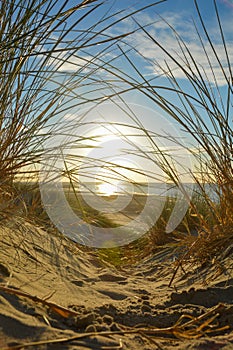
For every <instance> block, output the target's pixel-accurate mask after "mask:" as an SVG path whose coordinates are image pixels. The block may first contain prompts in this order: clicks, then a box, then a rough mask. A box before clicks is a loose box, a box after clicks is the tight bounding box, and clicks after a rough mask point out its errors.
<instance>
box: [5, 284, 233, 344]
mask: <svg viewBox="0 0 233 350" xmlns="http://www.w3.org/2000/svg"><path fill="white" fill-rule="evenodd" d="M0 290H2V291H3V292H6V293H10V294H15V295H17V296H22V297H26V298H29V299H30V300H32V301H34V302H39V303H42V304H43V305H46V306H47V307H49V308H51V309H52V310H53V311H55V312H57V313H58V314H59V315H60V316H62V317H65V318H67V317H69V316H80V314H79V313H77V312H75V311H73V310H69V309H67V308H64V307H62V306H60V305H57V304H55V303H52V302H48V301H47V300H45V299H41V298H39V297H37V296H32V295H30V294H28V293H25V292H22V291H20V290H16V289H13V288H8V287H4V286H0ZM225 308H226V306H225V305H224V304H219V305H217V306H215V307H214V308H212V309H211V310H209V311H207V312H205V313H204V314H202V315H200V316H198V317H193V316H191V315H185V314H184V315H182V316H181V317H180V318H179V320H178V321H177V322H176V323H175V324H174V325H173V326H171V327H166V328H154V327H147V328H144V327H143V328H135V327H132V328H128V329H125V330H119V331H102V332H87V333H77V334H74V335H73V336H69V337H67V336H66V337H62V338H57V339H50V340H41V341H37V342H28V343H22V344H17V345H13V346H8V347H7V348H5V349H4V350H19V349H23V348H26V347H29V346H35V347H36V346H39V345H45V344H55V343H67V342H71V341H74V340H79V339H84V338H88V337H93V336H97V335H98V336H105V337H107V336H111V335H112V336H114V335H126V334H139V335H141V336H142V337H144V338H146V339H147V340H151V341H153V343H154V339H153V338H152V337H161V336H162V337H163V336H165V337H169V338H167V339H171V340H172V339H174V338H176V339H196V338H200V337H201V336H203V335H206V334H208V335H209V334H211V333H216V332H222V331H225V330H227V329H229V328H230V326H229V325H226V326H223V327H219V325H218V323H216V322H215V323H214V321H215V320H216V318H217V317H218V316H219V315H220V314H219V311H223V310H224V309H225ZM184 319H186V320H187V319H188V321H185V322H184ZM155 345H157V347H158V348H159V345H158V344H155ZM121 348H122V343H121V341H120V342H119V345H117V346H116V347H111V349H121ZM102 349H105V350H106V349H108V346H102Z"/></svg>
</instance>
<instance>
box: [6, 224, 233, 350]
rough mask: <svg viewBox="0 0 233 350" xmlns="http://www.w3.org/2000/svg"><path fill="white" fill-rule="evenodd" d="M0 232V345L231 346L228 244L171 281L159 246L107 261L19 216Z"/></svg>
mask: <svg viewBox="0 0 233 350" xmlns="http://www.w3.org/2000/svg"><path fill="white" fill-rule="evenodd" d="M0 241H1V245H0V349H20V348H21V349H41V350H42V349H43V350H44V349H56V350H57V349H69V350H71V349H81V350H82V349H83V350H84V349H85V350H87V349H105V350H106V349H130V350H134V349H135V350H138V349H145V350H151V349H173V348H174V349H200V350H201V349H203V350H204V349H213V350H214V349H233V261H232V251H231V250H229V251H228V254H225V256H224V259H223V261H222V263H221V265H216V263H215V264H213V265H212V266H208V267H205V268H204V267H203V268H200V267H195V266H190V267H184V269H185V271H186V273H185V272H184V271H182V269H180V270H179V272H178V273H177V275H176V276H175V279H174V281H173V284H172V286H171V287H169V282H170V281H171V278H172V276H173V274H174V271H175V268H176V262H175V261H174V260H175V259H172V258H166V252H164V253H163V252H162V251H161V252H159V253H158V254H157V255H155V256H153V257H152V256H151V257H148V258H146V259H145V260H143V261H140V262H138V263H137V264H135V265H130V266H124V267H121V268H119V267H118V268H114V267H110V266H107V265H106V264H104V263H103V262H102V261H101V260H100V259H99V258H98V254H97V253H94V252H93V253H85V252H83V251H81V250H80V249H78V248H77V247H76V246H75V244H74V243H72V242H69V241H68V240H65V239H64V238H61V237H60V236H54V235H52V234H51V233H49V232H45V231H44V230H43V229H42V228H40V227H36V226H35V225H33V224H30V223H26V222H25V221H24V220H22V219H14V220H12V221H11V222H7V223H4V222H2V224H1V227H0ZM219 303H220V304H221V305H220V306H219V307H218V305H219ZM216 308H217V309H216ZM180 317H183V318H182V319H181V320H180V325H182V324H184V323H185V322H186V323H187V322H189V324H187V325H186V326H185V327H183V328H182V327H181V328H179V327H178V328H177V327H175V324H176V322H177V321H178V320H179V319H180ZM208 320H209V323H208ZM167 327H168V328H167ZM169 327H171V328H169ZM211 330H212V333H209V331H211ZM196 336H197V337H198V338H197V339H196V338H195V337H196ZM30 343H31V345H30Z"/></svg>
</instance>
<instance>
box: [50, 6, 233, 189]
mask: <svg viewBox="0 0 233 350" xmlns="http://www.w3.org/2000/svg"><path fill="white" fill-rule="evenodd" d="M152 3H153V1H147V2H146V5H149V4H152ZM216 3H217V6H218V10H219V15H220V17H221V22H222V25H223V28H224V35H225V38H226V41H227V44H228V50H229V51H228V53H229V57H230V59H231V60H232V59H233V34H232V15H233V1H231V0H217V1H216ZM70 4H72V1H71V2H70ZM73 4H75V1H74V2H73ZM198 5H199V6H200V12H201V14H202V17H203V20H204V22H205V24H206V27H207V28H208V33H209V35H210V37H211V40H212V41H213V43H214V45H215V48H216V51H217V53H218V55H219V58H220V61H221V63H222V64H223V66H225V65H226V64H227V60H226V55H225V52H224V48H223V45H222V41H221V36H220V31H219V28H218V24H217V18H216V15H215V11H214V6H213V1H212V0H206V1H198ZM143 6H145V1H131V0H128V1H127V2H126V1H125V0H124V1H123V0H118V1H113V0H109V1H106V3H105V4H104V5H103V6H100V7H99V8H98V9H96V10H95V11H94V12H93V14H91V15H90V16H87V18H86V19H85V20H84V21H82V22H81V23H80V24H79V27H78V29H79V30H83V31H85V30H86V29H87V28H90V27H92V28H93V31H98V30H99V29H100V28H101V26H102V27H104V26H106V27H108V24H110V23H113V22H115V25H112V26H109V27H108V28H107V30H106V31H105V32H104V33H105V34H104V35H101V36H99V38H101V39H103V40H104V39H106V38H107V36H106V35H109V36H117V35H121V34H123V33H127V32H132V31H135V32H134V33H133V34H132V35H129V36H128V37H126V38H124V39H123V40H122V41H121V42H118V45H115V46H114V45H109V44H103V45H102V46H101V45H93V46H91V47H88V48H86V49H85V50H81V51H79V52H77V54H75V55H71V56H70V58H69V59H68V61H67V62H66V63H64V64H63V65H62V66H60V68H59V70H58V72H57V77H56V79H57V81H65V79H66V75H67V79H68V76H69V74H71V73H74V75H75V74H76V78H75V79H76V80H75V79H74V80H75V81H76V83H75V84H74V85H73V86H74V87H73V90H72V91H70V95H69V96H68V97H67V107H69V108H68V110H65V111H63V110H62V109H61V111H62V112H61V113H60V115H59V116H60V118H61V123H62V125H63V127H64V128H67V131H69V133H70V134H72V136H71V137H70V138H69V141H68V142H70V143H72V142H75V140H77V139H78V141H79V144H80V143H81V144H83V146H85V145H87V144H88V146H89V148H86V149H85V150H84V149H81V148H79V149H78V150H77V155H78V156H79V157H82V159H85V162H84V163H83V165H84V166H83V168H85V167H86V169H89V170H88V171H89V172H90V167H91V166H93V164H94V163H95V162H94V163H93V161H91V163H92V164H89V165H88V164H87V163H88V162H89V163H90V159H92V160H93V158H94V159H95V160H96V162H97V163H98V161H99V160H100V159H101V160H102V161H103V164H105V166H104V167H103V166H102V168H101V169H105V170H106V169H108V170H107V174H108V176H109V168H110V169H112V163H113V162H114V161H116V160H117V162H118V163H119V158H121V159H122V162H121V164H120V165H122V166H123V167H124V168H127V167H129V168H130V167H131V168H137V169H138V174H137V175H135V179H136V180H137V181H144V180H145V177H147V176H148V174H149V173H151V172H153V171H154V172H158V173H159V171H158V170H155V169H153V166H152V165H149V163H151V164H153V165H155V164H156V162H157V163H158V158H157V156H156V152H155V151H156V150H157V148H156V147H157V145H159V147H160V150H163V151H164V152H166V153H167V152H168V151H170V152H171V153H172V157H171V158H169V161H171V162H172V161H173V160H174V161H175V163H176V166H177V169H178V172H179V173H180V174H183V181H184V182H188V181H189V180H190V178H189V175H187V172H188V170H190V168H192V167H194V166H195V164H193V159H192V155H191V152H189V150H190V151H192V147H194V146H196V143H195V140H193V139H192V138H190V136H189V135H187V133H185V132H184V130H183V129H182V128H181V127H180V125H178V124H177V123H176V122H175V121H174V120H173V119H172V118H171V116H169V115H167V113H165V112H164V111H163V110H161V109H160V108H159V107H158V104H156V103H155V102H154V101H153V100H152V99H151V98H148V97H146V96H145V94H143V93H142V92H139V91H138V90H133V91H132V89H131V91H129V92H125V93H124V94H121V92H122V91H123V90H127V89H128V88H129V84H126V83H125V82H123V81H122V79H128V80H130V81H131V82H134V83H135V82H136V81H137V82H138V83H142V82H143V79H144V82H145V79H148V80H150V81H151V84H155V85H159V86H161V85H166V86H168V85H167V84H168V82H167V81H166V78H165V74H164V71H167V70H168V66H169V69H171V71H172V74H173V76H174V77H175V78H177V79H178V82H179V84H180V86H182V88H183V89H184V90H185V91H186V92H187V93H189V94H190V95H192V96H194V97H196V92H195V91H194V90H193V88H192V86H191V85H190V83H189V82H188V80H187V78H186V77H185V75H184V73H183V72H182V70H181V69H177V66H176V65H175V64H174V62H172V61H171V60H170V58H169V57H167V56H166V55H165V54H164V52H163V51H162V50H161V49H159V47H158V46H157V45H156V44H155V43H153V39H151V38H155V40H156V41H158V42H159V43H161V44H162V45H163V46H164V48H165V49H166V50H168V51H169V52H170V53H171V54H172V55H173V56H175V57H177V58H178V59H179V60H180V62H183V64H184V66H185V65H187V62H185V57H184V56H183V53H182V49H181V47H180V46H179V44H178V42H177V40H176V37H175V35H174V31H172V30H171V28H170V27H169V26H172V28H173V29H175V31H176V32H177V33H178V34H179V36H180V37H181V38H182V40H183V45H187V48H188V49H189V50H190V52H192V55H193V57H194V59H195V62H197V64H198V67H199V69H200V71H201V72H203V77H204V80H205V81H208V83H209V84H210V89H211V91H212V92H213V94H214V96H215V98H216V99H217V100H218V99H219V95H221V96H222V98H223V100H224V99H225V98H226V92H227V89H226V80H225V78H224V76H223V74H222V71H221V69H220V67H219V64H218V62H217V61H216V58H215V57H214V54H213V51H212V50H211V47H210V45H209V43H208V41H207V39H206V36H205V35H204V34H203V29H202V28H201V26H200V20H199V18H198V16H197V11H196V9H195V5H194V1H193V0H186V1H183V0H167V1H164V2H161V3H158V4H157V5H155V6H151V7H149V8H148V9H145V10H144V11H141V12H138V13H135V14H134V16H133V18H129V17H128V18H126V19H125V20H123V21H120V18H121V17H122V16H124V14H126V13H132V12H134V11H136V10H137V9H139V8H140V7H143ZM113 14H115V15H113ZM77 16H80V14H77V15H75V16H74V17H73V18H71V19H70V21H74V20H75V19H77V18H78V17H77ZM193 21H194V22H195V23H196V26H197V28H198V30H199V33H200V35H201V36H202V38H203V45H204V48H205V50H206V52H207V54H208V57H209V59H210V62H211V64H212V68H213V70H214V75H213V72H212V70H211V67H210V65H209V62H208V60H207V57H206V55H205V51H204V49H203V47H202V46H201V44H200V39H199V38H198V35H197V32H196V31H195V27H194V24H193ZM98 22H99V25H97V23H98ZM140 26H143V27H144V28H146V31H147V33H148V34H149V36H150V37H149V36H148V35H147V34H146V33H145V32H143V30H139V27H140ZM74 35H76V34H74V33H71V34H70V38H71V39H72V38H73V37H72V36H74ZM95 40H96V39H94V40H93V41H95ZM108 46H109V47H108ZM100 47H102V48H103V47H105V50H104V51H103V52H101V54H99V56H98V58H95V59H94V61H93V64H88V62H90V61H91V60H93V57H95V56H96V54H97V52H99V51H101V50H102V49H101V50H100ZM183 48H184V46H183ZM122 52H124V53H125V55H122ZM126 55H127V57H126ZM60 57H61V56H60ZM186 57H187V52H186ZM127 58H128V59H129V60H131V61H132V62H133V63H134V64H135V66H136V67H137V68H136V69H137V70H136V69H135V68H133V67H132V65H130V64H129V62H128V61H127ZM182 60H183V61H182ZM58 61H59V57H58ZM189 61H190V60H189ZM103 62H108V64H105V65H104V68H102V69H98V70H96V67H97V65H101V64H103ZM52 64H56V57H55V58H54V59H53V62H52ZM191 65H192V66H193V63H191ZM113 66H114V67H115V68H114V67H113ZM77 68H78V69H79V72H77ZM75 72H76V73H75ZM88 75H89V77H90V78H91V79H89V80H88V79H84V78H80V77H81V76H88ZM142 76H143V77H144V78H142ZM119 77H120V78H119ZM110 84H112V87H111V88H109V86H110ZM216 84H217V85H218V87H219V90H218V91H217V90H216V89H215V88H214V86H215V85H216ZM55 85H56V84H55ZM51 86H53V85H51ZM116 91H117V92H120V95H119V96H118V98H115V99H111V100H107V101H105V98H106V95H108V94H109V93H115V92H116ZM159 91H162V90H161V89H160V90H159ZM162 93H163V96H165V97H166V98H168V99H169V100H170V101H174V103H176V104H177V106H180V107H181V104H180V101H179V99H178V98H177V95H175V94H174V93H171V92H169V91H162ZM149 95H150V96H152V95H151V94H149ZM80 96H82V98H83V97H84V98H88V99H93V98H97V97H98V98H99V97H101V96H102V97H103V101H102V104H99V105H94V104H92V103H89V104H85V105H82V104H81V105H79V103H80V101H79V97H80ZM218 103H219V105H220V109H221V111H222V112H223V114H224V113H225V112H226V111H225V110H224V103H223V106H221V100H220V99H219V100H218ZM72 105H73V106H74V107H73V108H70V107H71V106H72ZM197 110H198V111H199V112H201V109H200V108H198V107H197ZM188 112H190V115H191V114H192V111H191V110H190V109H188ZM205 118H206V119H205ZM203 120H204V126H203V127H204V129H205V124H206V125H207V127H208V128H211V127H212V126H211V122H210V121H209V120H208V115H207V116H206V117H205V116H204V115H203ZM108 124H109V125H110V126H109V125H108ZM112 124H115V126H114V127H112ZM123 124H124V125H123ZM126 124H127V125H128V126H130V128H129V127H128V128H127V127H126V126H125V125H126ZM139 127H141V131H139ZM142 130H144V131H142ZM148 131H149V132H150V137H149V138H148ZM83 137H85V138H89V141H88V142H87V141H86V140H85V141H84V140H82V141H81V138H83ZM172 137H173V138H174V139H175V141H178V144H177V142H174V141H172ZM90 138H92V140H91V141H90ZM60 140H61V139H60V136H59V138H57V140H56V141H55V140H53V141H52V142H53V143H54V142H55V143H56V142H60ZM112 140H113V141H112ZM114 140H115V141H114ZM63 142H67V139H65V140H63ZM114 142H115V143H114ZM133 145H134V146H133ZM95 147H96V149H97V151H96V153H95V152H94V151H93V148H95ZM84 148H85V147H84ZM152 151H153V152H154V153H153V157H152V156H151V154H152ZM157 151H158V150H157ZM68 153H70V150H69V149H68V150H67V156H68ZM139 153H140V156H137V157H135V154H139ZM132 154H134V156H132ZM145 154H147V155H149V156H147V159H145V157H144V156H142V155H145ZM133 158H134V159H133ZM80 159H81V158H80ZM72 164H73V163H72ZM76 164H77V169H78V168H79V169H80V164H78V162H76ZM185 167H186V169H185ZM145 169H147V172H146V174H144V175H143V176H142V177H141V174H140V176H139V173H143V172H145ZM156 169H157V168H156ZM93 171H94V176H96V172H98V171H100V167H97V168H96V169H95V170H93ZM126 173H127V171H126V170H124V172H123V173H122V172H121V173H120V175H121V176H123V175H125V174H126ZM127 174H128V175H129V173H127ZM158 176H161V173H159V175H158ZM165 178H167V176H166V174H164V179H165Z"/></svg>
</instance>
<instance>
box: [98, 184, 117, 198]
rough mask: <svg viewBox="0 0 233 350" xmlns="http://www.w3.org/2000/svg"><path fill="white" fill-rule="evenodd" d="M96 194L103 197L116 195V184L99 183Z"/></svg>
mask: <svg viewBox="0 0 233 350" xmlns="http://www.w3.org/2000/svg"><path fill="white" fill-rule="evenodd" d="M98 192H99V193H100V194H103V195H105V196H111V195H113V194H115V193H117V184H110V183H101V184H99V185H98Z"/></svg>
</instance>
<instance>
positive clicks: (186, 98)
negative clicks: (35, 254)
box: [0, 0, 233, 265]
mask: <svg viewBox="0 0 233 350" xmlns="http://www.w3.org/2000/svg"><path fill="white" fill-rule="evenodd" d="M157 3H160V1H158V2H155V3H154V5H156V4H157ZM194 4H195V7H196V11H197V13H198V16H199V21H200V25H201V32H200V30H198V29H197V26H196V34H197V37H198V38H199V46H200V48H201V50H202V52H203V56H205V58H206V62H207V64H206V66H205V67H201V66H200V65H199V63H198V62H197V61H196V59H195V55H194V54H193V53H192V51H190V49H189V47H188V45H187V43H186V42H185V40H184V39H183V38H182V37H181V36H180V35H179V33H177V32H176V30H175V29H174V28H172V27H171V26H170V25H169V23H166V21H165V20H164V24H165V25H167V26H168V27H169V28H170V30H171V34H172V35H174V37H175V39H176V40H177V43H178V47H179V48H180V53H179V55H175V54H174V52H173V51H172V50H171V51H169V48H166V46H165V45H164V44H163V43H160V42H159V40H158V39H157V38H156V37H154V36H153V35H152V34H151V32H150V29H149V26H143V25H141V24H140V23H139V22H138V21H137V20H136V19H135V17H134V19H133V20H134V23H135V26H136V29H134V30H133V31H131V32H127V33H122V34H120V35H119V34H116V35H114V34H110V31H109V30H110V29H112V28H114V26H115V25H116V24H117V23H119V22H120V21H123V20H124V19H128V18H130V16H131V15H134V14H135V13H137V12H139V11H140V10H135V11H133V12H132V13H129V12H126V13H125V12H124V11H123V10H122V11H119V12H118V13H113V14H111V13H110V14H107V13H106V14H105V17H102V18H98V20H97V21H95V23H94V22H93V18H94V17H93V14H94V13H97V12H98V8H99V6H101V3H100V2H99V1H97V0H96V1H94V0H86V1H82V2H81V1H80V2H79V4H77V5H76V6H75V7H69V1H68V2H65V3H64V4H61V2H60V1H58V0H54V1H52V2H51V1H47V0H44V1H41V2H38V1H36V0H33V1H27V2H22V1H17V2H16V1H14V0H11V1H8V2H2V3H1V5H0V6H1V7H0V12H1V14H2V17H1V28H0V45H1V52H0V58H1V65H0V91H1V100H0V144H1V146H0V191H1V193H0V196H1V216H2V217H9V215H10V213H11V212H12V211H13V212H15V210H16V211H17V210H18V207H19V204H18V203H17V199H19V200H20V201H21V199H20V198H22V196H21V195H22V188H19V187H17V186H16V184H15V183H16V182H18V181H19V180H20V179H25V178H26V177H27V178H34V179H35V177H36V175H37V173H38V167H37V165H38V164H39V163H40V162H41V160H42V159H44V158H42V155H43V157H44V154H45V150H44V148H43V144H44V142H45V141H46V140H47V139H49V138H50V137H51V136H53V134H54V133H56V132H58V133H59V132H61V134H62V132H63V130H62V129H61V128H60V129H59V120H60V119H59V118H60V117H62V116H64V114H66V113H70V112H71V111H72V110H73V109H74V108H77V110H78V108H79V107H80V106H81V107H83V106H90V108H92V106H93V104H99V103H101V102H102V100H103V99H104V100H106V99H109V100H110V101H112V99H113V97H118V98H119V100H120V101H121V102H122V101H123V102H124V94H125V93H127V92H128V91H131V90H135V91H136V92H137V93H139V94H142V95H143V96H144V97H146V98H147V99H148V100H149V101H150V103H151V102H152V103H153V104H154V105H155V106H158V107H159V108H160V109H161V111H162V112H163V113H165V114H166V115H168V116H169V118H170V119H171V120H174V121H175V123H176V125H179V127H180V128H182V129H183V130H185V132H186V134H187V135H188V136H189V137H190V143H189V144H188V143H187V145H186V148H187V151H189V152H191V153H192V157H193V159H195V169H191V170H190V173H189V176H190V177H191V178H192V180H193V182H194V183H195V185H196V188H197V193H196V194H193V196H192V198H190V206H189V209H188V211H187V213H186V215H185V217H184V219H183V221H182V222H181V223H180V224H179V225H178V226H177V227H176V229H175V231H174V232H172V233H171V234H169V235H165V234H164V231H165V228H166V223H167V221H168V219H169V217H170V213H171V212H172V211H173V208H174V205H175V203H174V201H173V200H168V201H167V203H166V205H165V207H164V210H163V213H162V215H161V217H160V219H159V220H158V222H157V223H156V224H155V226H154V227H153V228H152V229H151V230H150V231H149V232H148V233H147V234H146V235H145V237H143V238H142V239H139V240H138V241H136V242H134V243H132V244H130V245H129V246H126V247H123V248H121V247H119V248H116V249H115V248H114V249H112V250H101V251H100V256H101V259H103V260H106V261H108V262H110V263H113V264H115V265H119V264H121V262H122V261H123V262H124V261H125V262H126V263H128V262H129V261H138V260H139V259H141V258H143V257H145V256H146V255H148V254H151V253H153V252H154V251H156V250H157V249H158V247H160V246H161V245H164V244H167V243H172V244H175V245H176V247H178V248H179V249H180V252H181V253H180V259H182V260H183V261H185V260H193V261H195V262H198V263H201V264H204V263H206V262H213V261H215V260H216V259H218V257H219V258H220V259H221V257H222V252H223V251H226V250H227V249H228V247H229V246H232V241H233V186H232V185H233V169H232V164H233V158H232V155H233V148H232V147H233V146H232V145H233V133H232V92H233V91H232V85H233V74H232V66H231V62H230V59H231V57H230V53H229V48H228V44H227V41H226V40H225V37H224V28H223V27H224V26H223V24H222V22H221V19H220V16H219V11H218V8H217V4H216V1H215V0H213V8H214V10H215V15H216V21H217V23H218V35H219V40H220V41H221V48H222V50H223V52H224V57H225V62H226V63H222V60H221V57H220V55H219V52H218V50H217V48H216V47H215V45H216V44H215V41H214V40H213V39H211V36H210V34H209V32H208V28H207V27H206V24H205V23H204V20H203V16H202V13H201V11H200V9H199V7H198V2H197V1H196V0H195V1H194ZM151 5H152V4H151ZM151 5H150V6H151ZM148 6H149V5H148ZM145 7H146V6H145ZM141 10H142V9H141ZM89 18H90V22H91V21H92V22H91V23H92V24H91V25H90V22H88V20H89ZM86 21H87V22H86ZM193 26H194V28H195V23H194V24H193ZM80 28H81V29H80ZM113 32H114V31H113ZM136 32H141V33H143V35H144V36H145V37H146V38H147V39H148V40H150V42H151V46H155V47H156V48H158V49H160V50H161V52H163V54H164V55H165V58H166V60H165V65H164V66H163V67H161V66H160V65H159V66H157V68H158V70H159V71H160V72H161V74H162V76H163V78H164V80H163V82H162V83H160V82H158V83H155V80H153V79H152V80H148V79H147V78H146V75H145V74H144V72H141V71H140V69H139V68H138V67H137V60H136V59H135V61H134V59H133V58H132V57H138V55H139V56H140V58H141V59H142V60H144V62H145V63H146V64H148V65H151V64H153V65H154V66H156V64H157V63H156V62H153V60H151V59H150V60H148V59H147V58H146V57H145V56H143V54H142V53H141V52H139V51H138V50H137V48H134V47H133V48H132V46H131V45H130V40H129V41H127V39H128V38H134V35H135V33H136ZM97 44H98V45H97ZM207 45H208V50H207V49H206V46H207ZM126 47H127V50H126ZM90 48H94V50H93V52H94V53H91V51H90V50H89V49H90ZM116 48H117V49H118V52H120V53H118V54H117V55H116V54H115V56H114V59H112V58H111V59H109V58H108V54H110V53H112V52H115V51H114V50H116ZM105 54H106V56H105ZM134 55H137V56H134ZM117 58H118V59H119V58H120V59H121V60H125V62H127V65H129V66H130V67H131V72H133V73H135V74H133V75H132V76H131V75H130V74H131V72H128V71H127V72H126V71H124V67H123V68H121V69H120V68H119V66H118V65H117V63H116V64H115V62H117ZM213 60H214V62H213ZM69 65H72V67H73V69H72V70H70V69H69V68H67V70H62V69H63V68H64V66H65V67H69ZM74 66H75V69H74ZM62 67H63V68H62ZM177 70H179V71H180V76H182V79H183V82H184V81H185V84H184V83H183V82H182V79H179V78H178V75H176V74H175V73H174V72H175V71H177ZM99 71H105V73H108V74H109V75H110V78H106V79H105V80H104V81H103V79H102V76H101V74H100V75H99ZM216 71H217V72H218V74H217V72H216ZM135 75H138V77H139V79H138V80H137V79H136V78H135ZM219 75H220V77H219ZM87 91H88V93H87ZM94 96H95V97H94ZM114 103H115V102H114ZM124 103H125V105H127V101H125V102H124ZM133 117H134V123H135V129H137V130H140V132H141V133H142V134H144V136H145V137H147V138H148V140H149V141H151V144H152V145H153V147H154V149H153V151H154V154H156V161H157V164H158V165H159V166H160V168H161V169H162V170H163V172H164V173H165V174H166V176H167V178H168V179H169V181H170V182H172V183H174V185H176V186H177V185H178V186H179V185H181V181H180V177H179V173H177V171H176V169H174V167H173V163H172V161H171V159H172V158H171V156H169V155H168V154H164V152H163V151H162V150H161V149H160V148H159V147H158V146H157V145H156V143H155V142H154V139H153V136H151V135H152V134H151V132H150V130H147V129H146V128H144V126H143V124H141V123H140V122H139V121H138V119H137V118H136V117H135V116H133ZM80 123H82V119H80ZM61 127H62V123H61ZM126 136H127V135H126ZM168 136H169V135H168ZM172 141H173V142H174V143H177V145H178V146H179V140H174V139H173V140H172ZM53 151H56V146H52V145H50V149H49V150H46V152H47V156H48V157H49V156H50V155H51V154H52V153H53ZM139 151H141V150H139ZM142 156H143V157H145V158H147V157H149V156H150V155H148V154H146V153H145V154H143V152H142ZM75 158H76V160H77V158H78V156H77V155H75V156H74V159H75ZM109 167H111V164H109ZM64 175H65V176H66V177H67V179H68V180H70V181H71V182H72V178H71V172H69V171H67V173H64ZM90 176H91V175H90ZM155 176H156V174H155ZM208 184H214V192H215V197H214V199H213V198H212V197H210V195H209V193H208V191H207V189H206V188H207V186H206V185H208ZM29 188H30V186H29ZM24 189H25V188H24ZM183 190H184V192H185V189H183ZM20 191H21V192H20ZM29 192H30V193H31V197H30V200H29V201H28V200H24V199H22V201H21V202H20V203H21V205H20V206H21V208H22V213H23V214H22V215H25V213H26V215H28V216H30V217H31V218H32V217H33V216H34V217H36V216H37V218H38V215H39V217H40V218H41V220H42V221H43V220H44V222H46V223H47V222H48V218H47V216H46V213H45V212H44V210H43V208H42V206H41V200H40V197H39V193H38V191H37V190H35V188H30V191H29ZM188 196H189V195H188V194H187V197H188ZM15 203H16V204H15ZM73 204H74V203H73ZM75 205H76V204H74V205H73V206H74V207H75ZM76 209H77V208H76ZM77 210H79V209H77ZM81 211H82V212H83V213H84V214H85V216H86V217H88V220H90V221H92V220H94V218H95V219H96V217H97V219H98V220H97V221H98V222H97V225H100V226H102V227H108V226H114V223H113V222H111V221H109V220H108V219H107V218H106V217H104V216H103V215H102V216H101V215H100V213H98V212H97V211H94V210H91V209H90V208H89V207H88V208H87V207H85V205H84V203H82V208H81ZM148 247H149V248H148Z"/></svg>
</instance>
